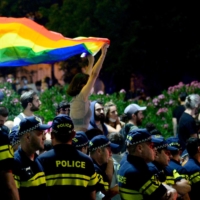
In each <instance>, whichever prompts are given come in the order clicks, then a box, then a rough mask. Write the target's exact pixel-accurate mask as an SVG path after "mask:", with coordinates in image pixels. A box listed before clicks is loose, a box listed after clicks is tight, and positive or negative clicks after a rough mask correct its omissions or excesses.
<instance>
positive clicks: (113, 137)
mask: <svg viewBox="0 0 200 200" xmlns="http://www.w3.org/2000/svg"><path fill="white" fill-rule="evenodd" d="M108 139H109V141H110V142H111V143H113V144H118V145H119V147H120V148H118V149H116V150H117V151H115V149H111V150H112V153H114V154H117V153H120V151H121V148H122V147H123V145H124V138H123V136H122V135H121V134H120V133H110V134H109V135H108Z"/></svg>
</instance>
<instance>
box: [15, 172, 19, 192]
mask: <svg viewBox="0 0 200 200" xmlns="http://www.w3.org/2000/svg"><path fill="white" fill-rule="evenodd" d="M14 180H15V184H16V186H17V188H18V189H19V188H20V177H19V176H17V175H15V174H14Z"/></svg>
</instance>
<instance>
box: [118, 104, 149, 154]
mask: <svg viewBox="0 0 200 200" xmlns="http://www.w3.org/2000/svg"><path fill="white" fill-rule="evenodd" d="M144 110H146V107H145V106H143V107H141V106H139V105H137V104H130V105H128V106H127V107H126V108H125V109H124V116H125V118H127V119H128V121H127V123H126V124H125V125H124V127H123V128H122V129H121V130H120V134H122V135H123V137H124V139H126V137H127V135H128V133H129V132H130V131H131V130H134V129H138V128H139V126H140V125H141V124H142V120H143V119H144V115H143V111H144ZM125 121H126V120H125ZM125 151H126V147H125V146H124V147H123V148H122V152H125Z"/></svg>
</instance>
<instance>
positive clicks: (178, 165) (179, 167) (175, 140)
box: [166, 137, 189, 180]
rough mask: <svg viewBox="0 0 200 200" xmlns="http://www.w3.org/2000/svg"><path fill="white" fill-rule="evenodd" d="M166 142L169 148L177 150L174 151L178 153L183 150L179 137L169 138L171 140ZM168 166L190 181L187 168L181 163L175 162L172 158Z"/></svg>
mask: <svg viewBox="0 0 200 200" xmlns="http://www.w3.org/2000/svg"><path fill="white" fill-rule="evenodd" d="M166 141H167V143H168V145H169V146H171V147H174V148H175V150H174V151H176V152H178V151H179V150H180V149H181V145H180V142H179V139H178V138H177V137H169V138H167V140H166ZM172 152H173V151H172ZM168 166H169V167H170V168H171V169H175V170H176V171H177V172H178V173H179V174H180V175H181V176H182V177H183V178H185V179H186V180H189V178H188V175H187V171H186V170H185V168H183V167H182V165H181V163H180V162H178V161H176V160H174V159H173V158H170V161H169V164H168Z"/></svg>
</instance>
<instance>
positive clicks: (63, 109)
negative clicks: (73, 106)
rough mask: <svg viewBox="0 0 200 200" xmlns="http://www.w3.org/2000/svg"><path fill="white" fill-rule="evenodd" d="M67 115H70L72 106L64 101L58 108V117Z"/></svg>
mask: <svg viewBox="0 0 200 200" xmlns="http://www.w3.org/2000/svg"><path fill="white" fill-rule="evenodd" d="M59 114H65V115H68V116H69V115H70V104H69V103H68V102H66V101H62V102H60V103H59V104H58V106H57V108H56V115H59Z"/></svg>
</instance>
